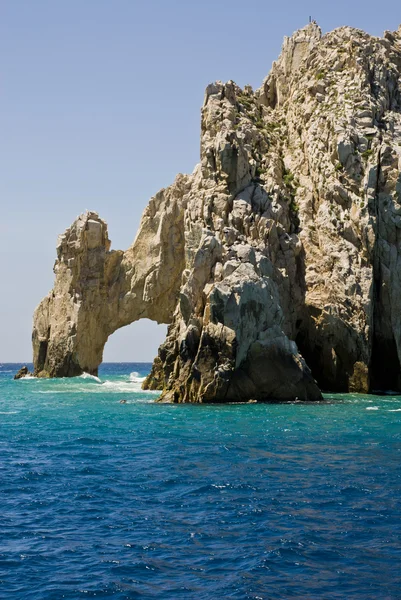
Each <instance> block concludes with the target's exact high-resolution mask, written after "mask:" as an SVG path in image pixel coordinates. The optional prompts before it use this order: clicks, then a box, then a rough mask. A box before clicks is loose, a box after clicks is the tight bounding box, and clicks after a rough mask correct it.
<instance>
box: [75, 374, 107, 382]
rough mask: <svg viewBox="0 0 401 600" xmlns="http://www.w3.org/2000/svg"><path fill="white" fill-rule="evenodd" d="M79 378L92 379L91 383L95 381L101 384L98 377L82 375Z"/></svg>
mask: <svg viewBox="0 0 401 600" xmlns="http://www.w3.org/2000/svg"><path fill="white" fill-rule="evenodd" d="M80 377H81V379H92V380H93V381H97V383H102V382H101V380H100V379H99V377H96V375H91V374H90V373H82V375H80Z"/></svg>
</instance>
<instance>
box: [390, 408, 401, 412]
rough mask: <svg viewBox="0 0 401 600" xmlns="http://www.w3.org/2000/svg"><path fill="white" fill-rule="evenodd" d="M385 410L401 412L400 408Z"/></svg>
mask: <svg viewBox="0 0 401 600" xmlns="http://www.w3.org/2000/svg"><path fill="white" fill-rule="evenodd" d="M387 412H401V408H393V409H391V410H389V411H387Z"/></svg>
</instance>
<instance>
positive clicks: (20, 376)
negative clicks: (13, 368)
mask: <svg viewBox="0 0 401 600" xmlns="http://www.w3.org/2000/svg"><path fill="white" fill-rule="evenodd" d="M24 377H32V373H30V372H29V369H28V367H27V366H24V367H21V368H20V369H19V370H18V371H17V373H16V374H15V375H14V379H23V378H24Z"/></svg>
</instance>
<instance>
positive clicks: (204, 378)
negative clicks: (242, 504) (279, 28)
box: [33, 23, 401, 402]
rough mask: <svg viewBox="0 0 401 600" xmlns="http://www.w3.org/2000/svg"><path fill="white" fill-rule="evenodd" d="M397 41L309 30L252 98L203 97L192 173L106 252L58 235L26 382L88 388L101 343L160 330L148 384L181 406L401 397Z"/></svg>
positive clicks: (90, 217)
mask: <svg viewBox="0 0 401 600" xmlns="http://www.w3.org/2000/svg"><path fill="white" fill-rule="evenodd" d="M400 81H401V30H400V28H399V29H398V30H397V31H395V32H393V33H391V32H386V33H385V34H384V37H383V38H377V37H373V36H370V35H368V34H366V33H364V32H362V31H360V30H357V29H352V28H349V27H341V28H339V29H336V30H334V31H332V32H330V33H328V34H325V35H323V36H322V35H321V31H320V28H319V27H318V26H317V25H316V24H315V23H311V24H309V25H307V26H306V27H305V28H303V29H301V30H299V31H298V32H296V33H295V34H294V35H293V36H292V37H291V38H286V40H285V41H284V46H283V51H282V53H281V56H280V58H279V59H278V60H277V62H275V63H274V64H273V67H272V70H271V72H270V74H269V75H268V77H267V79H266V80H265V82H264V83H263V85H262V87H261V88H260V89H259V90H256V91H255V92H254V91H253V90H252V88H251V87H250V86H246V87H245V88H244V89H241V88H240V87H239V86H237V85H236V84H235V83H234V82H232V81H230V82H228V83H226V84H223V83H222V82H215V83H213V84H211V85H209V86H208V87H207V89H206V94H205V99H204V104H203V107H202V118H201V160H200V164H199V165H198V166H197V167H196V168H195V170H194V172H193V173H192V174H191V175H188V176H186V175H179V176H178V177H177V179H176V180H175V182H174V183H173V184H172V185H171V186H170V187H168V188H166V189H164V190H161V191H160V192H159V193H158V194H156V196H155V197H154V198H152V199H151V201H150V203H149V205H148V207H147V208H146V209H145V211H144V214H143V217H142V221H141V224H140V228H139V231H138V234H137V236H136V238H135V241H134V244H133V245H132V246H131V248H129V249H128V250H127V251H125V252H122V251H114V252H113V251H111V250H110V248H109V241H108V237H107V227H106V225H105V223H104V222H103V221H101V220H100V219H99V217H98V216H97V215H96V213H87V215H84V216H82V217H80V218H79V219H78V220H77V221H76V222H75V223H74V224H73V226H72V227H71V228H70V229H69V230H67V232H66V233H65V234H64V236H63V237H62V238H61V243H60V245H59V247H58V259H57V261H56V266H55V273H56V282H55V287H54V290H53V291H52V292H51V293H50V295H49V296H48V297H47V298H45V299H44V300H43V301H42V303H41V304H40V306H39V307H38V309H37V310H36V312H35V318H34V334H33V340H34V342H33V343H34V360H35V373H36V374H42V375H50V376H57V375H73V374H76V373H79V372H82V370H86V371H89V372H92V373H95V372H96V370H97V367H98V365H99V363H100V362H101V359H102V351H103V347H104V344H105V342H106V340H107V338H108V336H109V335H110V334H111V333H112V332H113V331H115V330H116V329H118V328H119V327H122V326H123V325H126V324H128V323H131V322H132V321H135V320H136V319H139V318H141V317H148V318H151V319H154V320H156V321H158V322H164V323H167V324H169V329H168V334H167V338H166V340H165V342H164V343H163V344H162V346H161V347H160V349H159V353H158V357H157V358H156V359H155V361H154V364H153V368H152V372H151V374H150V375H149V377H148V379H147V381H146V383H145V385H146V386H147V387H150V388H154V389H160V391H161V398H162V399H164V400H168V401H175V402H203V401H238V400H250V399H255V400H270V399H286V400H288V399H294V398H295V397H298V398H299V399H300V400H307V399H311V400H316V399H319V398H320V397H321V393H320V389H327V390H332V391H361V392H366V391H371V390H374V389H380V388H383V387H384V386H386V387H391V388H392V389H394V390H399V391H401V377H400V374H401V369H400V358H401V283H400V282H401V277H400V269H401V250H400V248H401V233H400V232H401V176H400V166H401V90H400Z"/></svg>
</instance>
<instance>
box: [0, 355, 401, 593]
mask: <svg viewBox="0 0 401 600" xmlns="http://www.w3.org/2000/svg"><path fill="white" fill-rule="evenodd" d="M20 366H21V365H15V364H13V365H10V364H2V365H1V366H0V507H1V508H0V598H2V599H13V600H19V599H24V600H44V599H46V600H47V599H52V600H53V599H55V600H56V599H57V600H58V599H60V598H68V599H74V600H76V599H80V598H85V599H87V598H114V599H131V598H132V599H134V598H144V599H146V598H159V599H163V600H164V599H174V600H175V599H181V598H182V599H197V600H206V599H207V600H214V599H225V598H236V599H237V598H238V599H248V598H249V599H255V600H257V599H263V600H268V599H276V598H277V599H280V600H281V599H287V598H302V599H307V600H314V599H316V600H323V599H324V600H326V599H332V598H333V599H334V598H336V599H346V600H350V599H361V600H362V599H363V600H367V599H392V598H394V599H397V600H398V599H400V598H401V569H400V566H401V397H396V396H391V395H389V396H381V397H375V396H370V397H369V396H362V395H346V396H339V395H337V396H333V397H329V396H327V399H326V401H325V402H322V403H318V404H299V403H294V404H247V405H244V404H232V405H224V406H216V405H209V406H207V405H198V406H193V405H191V406H189V405H161V404H157V403H155V399H156V398H157V394H155V393H154V392H153V393H149V392H143V391H141V388H140V384H141V381H142V378H143V377H144V375H145V374H146V373H147V372H148V371H149V369H150V365H148V364H143V363H141V364H127V363H125V364H104V365H103V366H102V367H101V370H100V374H99V378H98V379H97V378H94V377H91V376H85V375H84V376H82V377H78V378H75V379H58V380H38V379H24V380H20V381H13V379H12V377H13V375H14V373H15V372H16V371H17V369H18V368H19V367H20ZM122 399H124V400H126V401H127V402H126V403H125V404H121V403H120V400H122Z"/></svg>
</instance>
